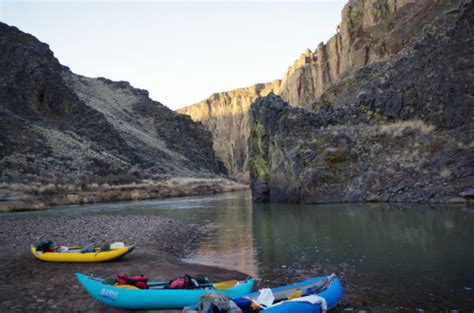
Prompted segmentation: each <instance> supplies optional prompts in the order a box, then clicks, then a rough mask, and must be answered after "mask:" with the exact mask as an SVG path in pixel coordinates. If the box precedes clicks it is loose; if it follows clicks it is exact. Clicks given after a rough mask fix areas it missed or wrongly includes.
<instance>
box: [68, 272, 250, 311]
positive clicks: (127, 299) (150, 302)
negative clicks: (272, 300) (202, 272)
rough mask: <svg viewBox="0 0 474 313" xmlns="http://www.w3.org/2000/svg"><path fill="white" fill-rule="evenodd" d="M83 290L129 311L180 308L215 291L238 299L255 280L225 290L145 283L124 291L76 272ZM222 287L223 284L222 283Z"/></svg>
mask: <svg viewBox="0 0 474 313" xmlns="http://www.w3.org/2000/svg"><path fill="white" fill-rule="evenodd" d="M76 278H77V279H78V280H79V282H80V283H81V285H82V286H83V287H84V289H85V290H86V291H87V292H88V293H89V295H91V296H92V297H93V298H94V299H96V300H97V301H99V302H102V303H103V304H106V305H109V306H112V307H116V308H120V309H129V310H157V309H182V308H183V307H184V306H187V305H193V304H196V303H198V302H199V299H200V297H201V296H202V295H203V294H205V293H206V292H209V291H218V292H221V293H224V294H226V295H228V296H229V297H231V298H236V297H240V296H242V295H244V294H248V293H249V292H251V291H252V288H253V285H254V283H255V279H253V278H249V279H246V280H243V281H236V282H235V283H233V284H231V285H230V286H228V287H229V288H226V289H222V288H219V290H216V289H215V288H214V286H216V288H217V286H218V284H220V286H222V284H223V283H222V282H221V283H210V284H209V285H208V286H205V287H202V288H196V289H167V288H165V286H166V285H167V283H168V282H149V283H148V286H149V289H127V288H120V287H117V286H112V285H107V284H105V283H104V282H103V279H99V278H95V277H91V276H86V275H83V274H80V273H76ZM224 285H225V284H224Z"/></svg>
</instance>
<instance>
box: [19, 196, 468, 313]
mask: <svg viewBox="0 0 474 313" xmlns="http://www.w3.org/2000/svg"><path fill="white" fill-rule="evenodd" d="M98 213H99V214H113V213H121V214H124V213H125V214H157V215H162V216H167V217H172V218H177V219H180V220H182V221H184V222H187V223H195V224H202V225H210V229H211V231H210V233H209V235H208V236H206V237H205V238H202V239H201V240H199V241H198V242H196V243H194V246H193V247H191V248H192V249H190V253H189V254H188V255H187V256H186V257H185V258H184V259H185V260H186V261H189V262H195V263H202V264H208V265H216V266H220V267H224V268H229V269H235V270H239V271H241V272H244V273H247V274H249V275H250V276H254V277H258V278H259V285H260V286H275V285H278V284H286V283H289V282H294V281H297V280H300V279H305V278H309V277H312V276H321V275H325V274H330V273H332V272H335V273H336V274H337V275H338V276H339V277H341V278H342V280H343V283H344V285H345V291H346V294H347V296H346V300H345V301H346V302H347V301H348V300H349V301H350V304H351V305H352V304H353V305H361V304H362V306H363V305H364V304H363V303H364V302H367V306H368V307H375V308H382V310H383V308H384V307H386V308H388V307H390V308H395V309H398V310H402V311H403V310H413V309H414V308H422V309H424V310H427V311H431V310H434V309H441V310H453V309H461V310H463V311H466V310H467V311H469V312H471V311H473V310H474V291H473V288H474V244H473V240H474V207H468V206H452V205H451V206H448V205H414V204H409V205H408V204H330V205H303V204H274V203H272V204H255V203H252V200H251V196H250V193H249V192H239V193H230V194H221V195H215V196H202V197H186V198H175V199H165V200H147V201H137V202H126V203H108V204H93V205H83V206H68V207H57V208H54V209H51V210H48V211H44V212H35V213H20V214H38V215H43V214H47V215H54V214H98ZM16 214H18V213H16Z"/></svg>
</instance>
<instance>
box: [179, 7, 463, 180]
mask: <svg viewBox="0 0 474 313" xmlns="http://www.w3.org/2000/svg"><path fill="white" fill-rule="evenodd" d="M456 2H457V1H455V0H452V1H451V0H447V1H433V0H420V1H417V0H351V1H349V2H348V3H347V4H346V6H345V7H344V9H343V11H342V17H341V23H340V24H339V26H338V31H337V33H336V35H334V36H333V37H332V38H331V39H329V40H328V41H327V43H326V44H324V43H320V44H319V45H318V46H317V48H316V49H315V50H314V52H313V51H311V50H310V49H307V50H306V51H305V52H304V53H303V54H302V55H301V56H300V57H299V58H298V59H297V60H296V61H295V62H294V64H293V65H292V66H290V67H289V68H288V71H287V72H286V74H285V75H284V77H283V79H282V81H279V80H276V81H274V82H272V83H269V84H265V85H262V84H259V85H254V86H251V87H248V88H242V89H236V90H232V91H228V92H222V93H219V94H214V95H212V96H211V97H209V98H208V99H206V100H204V101H201V102H199V103H197V104H194V105H190V106H187V107H185V108H182V109H180V110H178V112H179V113H183V114H188V115H190V116H191V118H192V119H193V120H194V121H201V122H202V123H203V124H204V126H206V127H207V129H209V130H210V131H211V132H212V135H213V141H214V149H215V151H216V154H217V155H218V156H219V157H220V158H221V159H222V160H223V161H224V164H225V166H226V167H227V169H228V170H229V172H230V173H231V174H232V175H234V176H237V177H241V176H247V169H248V168H247V161H246V160H247V145H246V138H247V137H248V134H249V133H248V132H249V128H248V126H247V125H248V122H247V121H248V108H249V106H250V103H252V101H253V100H255V98H256V97H257V96H264V95H266V94H268V93H269V92H270V91H272V92H274V93H275V94H278V95H280V96H281V97H282V98H283V99H284V100H285V101H287V102H288V103H290V104H291V105H293V106H299V107H304V108H307V109H311V110H317V107H318V103H319V100H320V97H321V95H322V94H323V93H324V92H325V91H326V90H328V89H329V88H331V87H332V86H335V85H337V84H338V83H339V82H340V81H341V80H342V79H343V78H344V77H346V76H347V75H350V74H351V73H352V72H353V71H355V70H357V69H359V68H362V67H364V66H367V65H369V64H371V63H373V62H377V61H381V60H384V59H388V58H390V57H392V56H394V55H396V54H397V53H398V52H400V51H401V50H402V49H403V48H404V47H405V46H406V45H407V44H408V43H409V42H411V41H412V40H413V38H414V37H415V36H416V35H417V34H418V33H419V32H420V31H421V30H422V29H423V27H425V25H429V23H430V22H431V21H432V20H433V19H434V18H436V17H437V16H438V15H440V14H441V13H442V12H443V11H445V10H447V9H449V8H451V7H453V6H455V3H456ZM260 90H262V91H260ZM242 126H243V127H242Z"/></svg>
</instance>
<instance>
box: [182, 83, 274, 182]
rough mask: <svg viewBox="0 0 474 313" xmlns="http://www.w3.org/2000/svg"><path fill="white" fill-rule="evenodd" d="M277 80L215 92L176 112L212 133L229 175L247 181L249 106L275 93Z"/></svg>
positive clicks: (215, 146)
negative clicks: (258, 99) (260, 98)
mask: <svg viewBox="0 0 474 313" xmlns="http://www.w3.org/2000/svg"><path fill="white" fill-rule="evenodd" d="M279 86H280V81H279V80H275V81H273V82H270V83H266V84H256V85H253V86H250V87H247V88H240V89H236V90H232V91H227V92H220V93H215V94H213V95H212V96H210V97H209V98H207V99H206V100H203V101H201V102H198V103H196V104H193V105H190V106H187V107H184V108H182V109H179V110H177V112H178V113H182V114H187V115H189V116H191V117H192V119H193V120H194V121H199V122H201V123H202V124H203V125H205V126H206V128H207V129H208V130H209V131H210V132H211V133H212V139H213V147H214V150H215V151H216V155H217V156H219V157H220V159H221V160H222V161H223V162H224V164H225V166H226V168H227V170H228V171H229V173H230V174H231V175H233V176H234V177H236V178H238V179H239V180H243V181H248V175H247V173H248V166H247V159H248V155H247V139H248V136H249V130H250V126H249V114H248V112H249V109H250V105H251V104H252V103H253V102H254V101H255V99H257V98H258V97H259V96H266V95H267V94H268V93H270V92H272V91H276V90H277V89H278V88H279Z"/></svg>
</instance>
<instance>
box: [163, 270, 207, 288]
mask: <svg viewBox="0 0 474 313" xmlns="http://www.w3.org/2000/svg"><path fill="white" fill-rule="evenodd" d="M198 285H199V284H198V283H197V282H196V280H195V279H192V278H191V276H189V275H188V274H185V275H184V276H183V277H178V278H176V279H173V280H171V281H170V282H169V284H168V286H167V287H168V288H170V289H190V288H195V287H197V286H198Z"/></svg>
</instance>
